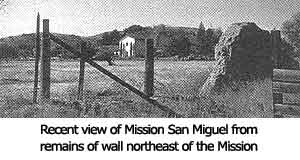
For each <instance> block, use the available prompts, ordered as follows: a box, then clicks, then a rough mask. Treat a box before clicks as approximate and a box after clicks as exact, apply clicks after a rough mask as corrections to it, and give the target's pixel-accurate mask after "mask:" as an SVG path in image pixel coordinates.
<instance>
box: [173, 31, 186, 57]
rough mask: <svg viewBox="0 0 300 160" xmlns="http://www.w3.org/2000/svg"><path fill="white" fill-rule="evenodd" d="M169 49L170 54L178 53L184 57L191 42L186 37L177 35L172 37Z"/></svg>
mask: <svg viewBox="0 0 300 160" xmlns="http://www.w3.org/2000/svg"><path fill="white" fill-rule="evenodd" d="M169 50H170V51H171V52H172V54H171V55H172V56H174V55H178V56H179V58H181V57H186V56H188V55H189V54H190V51H191V42H190V40H189V38H188V37H186V36H184V35H179V36H178V37H175V38H173V40H172V42H171V45H170V47H169Z"/></svg>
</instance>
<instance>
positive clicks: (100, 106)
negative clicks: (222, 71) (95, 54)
mask: <svg viewBox="0 0 300 160" xmlns="http://www.w3.org/2000/svg"><path fill="white" fill-rule="evenodd" d="M100 64H101V65H102V66H104V67H105V68H107V69H108V70H110V71H111V72H113V73H114V74H116V75H118V76H119V77H121V78H122V79H124V80H125V81H126V82H128V83H130V84H131V85H133V86H135V87H136V88H137V89H139V90H142V89H143V71H144V62H142V61H118V62H117V64H119V65H118V66H115V67H111V66H108V65H107V64H105V63H102V62H101V63H100ZM212 64H213V63H211V62H166V61H158V62H155V95H154V98H156V99H157V100H158V101H159V102H160V103H162V104H163V105H166V106H168V107H170V108H172V109H173V110H175V111H176V112H178V113H181V114H183V115H184V116H186V117H222V116H223V115H218V114H219V112H220V113H222V111H220V107H217V108H216V107H212V106H214V105H212V103H211V102H210V101H209V100H207V99H203V98H201V97H199V96H198V91H199V89H200V88H201V86H202V85H203V84H204V82H205V80H206V78H207V76H208V74H209V72H210V68H211V66H212ZM0 67H1V72H0V88H1V92H0V105H1V107H0V110H1V113H0V117H165V116H166V115H165V113H163V112H162V111H160V110H159V109H157V108H156V107H154V106H152V105H150V104H148V103H147V102H145V101H144V100H143V99H141V98H140V97H138V96H136V95H134V94H133V93H132V92H130V91H129V90H127V89H125V88H124V87H122V86H120V85H119V84H117V83H116V82H114V81H113V80H111V79H109V78H108V77H106V76H105V75H103V74H101V73H100V72H99V71H97V70H95V69H93V68H91V66H89V65H87V66H86V73H85V87H84V89H85V92H84V100H83V101H82V102H78V101H76V98H77V80H78V69H79V65H78V63H77V62H54V63H52V65H51V82H52V83H51V98H52V100H51V102H49V103H46V104H39V105H34V104H32V103H31V95H32V86H33V84H32V81H33V68H34V67H33V62H22V63H21V62H14V63H9V64H7V63H4V64H3V63H2V64H0ZM12 79H14V80H15V81H13V80H12ZM5 80H6V81H5ZM215 108H216V109H215Z"/></svg>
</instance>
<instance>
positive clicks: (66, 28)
mask: <svg viewBox="0 0 300 160" xmlns="http://www.w3.org/2000/svg"><path fill="white" fill-rule="evenodd" d="M299 11H300V0H9V5H8V6H7V7H6V8H5V10H4V11H0V37H6V36H12V35H19V34H23V33H32V32H35V28H36V27H35V25H36V15H37V12H40V14H41V18H42V19H50V32H56V33H64V34H75V35H80V36H92V35H96V34H99V33H102V32H104V31H110V30H113V29H118V30H123V29H124V28H126V27H129V26H131V25H133V24H138V25H142V26H153V25H158V24H166V25H171V26H186V27H198V26H199V24H200V22H201V21H202V22H203V23H204V25H205V26H206V27H207V28H208V27H211V28H218V27H222V28H223V29H226V27H228V26H229V25H230V24H232V23H236V22H255V23H256V24H257V25H258V26H259V27H261V28H263V29H267V30H270V29H272V28H280V26H281V24H282V23H283V22H284V21H285V20H287V19H289V18H290V17H291V16H292V15H293V14H294V13H296V12H299Z"/></svg>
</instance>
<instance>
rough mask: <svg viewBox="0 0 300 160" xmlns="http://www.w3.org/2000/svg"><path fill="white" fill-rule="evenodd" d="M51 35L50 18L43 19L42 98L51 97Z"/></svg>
mask: <svg viewBox="0 0 300 160" xmlns="http://www.w3.org/2000/svg"><path fill="white" fill-rule="evenodd" d="M50 54H51V53H50V37H49V19H43V43H42V57H41V58H42V59H41V98H42V99H43V100H47V99H50V58H51V55H50Z"/></svg>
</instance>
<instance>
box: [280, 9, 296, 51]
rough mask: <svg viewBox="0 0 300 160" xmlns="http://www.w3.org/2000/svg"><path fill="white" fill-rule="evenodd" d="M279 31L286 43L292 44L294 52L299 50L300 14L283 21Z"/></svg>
mask: <svg viewBox="0 0 300 160" xmlns="http://www.w3.org/2000/svg"><path fill="white" fill-rule="evenodd" d="M281 30H282V34H283V36H284V37H285V39H286V40H287V42H288V43H290V44H292V45H293V46H294V47H295V49H296V50H299V49H300V12H298V13H296V14H295V15H293V16H292V17H291V19H289V20H287V21H285V22H284V23H283V24H282V27H281ZM298 56H300V55H298Z"/></svg>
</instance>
